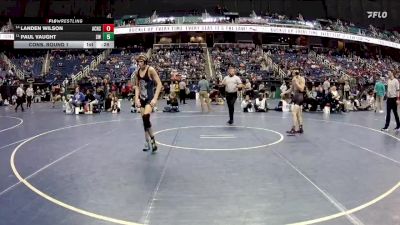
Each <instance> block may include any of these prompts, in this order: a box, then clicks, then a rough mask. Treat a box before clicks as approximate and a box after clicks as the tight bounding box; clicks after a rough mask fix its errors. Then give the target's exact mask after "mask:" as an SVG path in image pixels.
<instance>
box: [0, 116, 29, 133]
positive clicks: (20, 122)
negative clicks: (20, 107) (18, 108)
mask: <svg viewBox="0 0 400 225" xmlns="http://www.w3.org/2000/svg"><path fill="white" fill-rule="evenodd" d="M0 117H5V118H13V119H17V120H19V124H17V125H14V126H12V127H8V128H5V129H3V130H0V133H1V132H4V131H7V130H11V129H14V128H16V127H18V126H20V125H21V124H22V123H23V122H24V120H23V119H21V118H19V117H14V116H0Z"/></svg>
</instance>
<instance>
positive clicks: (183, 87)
mask: <svg viewBox="0 0 400 225" xmlns="http://www.w3.org/2000/svg"><path fill="white" fill-rule="evenodd" d="M185 88H186V83H185V81H181V82H179V90H185Z"/></svg>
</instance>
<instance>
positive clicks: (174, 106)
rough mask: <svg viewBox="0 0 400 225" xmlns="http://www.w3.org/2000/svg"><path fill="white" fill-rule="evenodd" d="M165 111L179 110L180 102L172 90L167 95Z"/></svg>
mask: <svg viewBox="0 0 400 225" xmlns="http://www.w3.org/2000/svg"><path fill="white" fill-rule="evenodd" d="M163 112H179V103H178V99H177V98H176V94H175V92H171V94H170V95H169V96H168V97H167V106H166V107H164V110H163Z"/></svg>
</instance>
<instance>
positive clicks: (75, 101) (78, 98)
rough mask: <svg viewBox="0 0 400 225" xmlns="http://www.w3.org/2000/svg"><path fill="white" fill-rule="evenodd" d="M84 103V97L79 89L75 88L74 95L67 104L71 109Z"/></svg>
mask: <svg viewBox="0 0 400 225" xmlns="http://www.w3.org/2000/svg"><path fill="white" fill-rule="evenodd" d="M84 101H85V95H84V94H83V93H82V92H81V91H80V90H79V87H77V88H76V89H75V94H74V95H73V96H72V98H71V99H70V100H69V101H68V104H69V106H70V107H71V108H73V107H82V104H83V102H84Z"/></svg>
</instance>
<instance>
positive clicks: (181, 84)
mask: <svg viewBox="0 0 400 225" xmlns="http://www.w3.org/2000/svg"><path fill="white" fill-rule="evenodd" d="M179 103H181V104H182V103H183V104H186V83H185V80H184V79H182V80H181V82H179Z"/></svg>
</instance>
